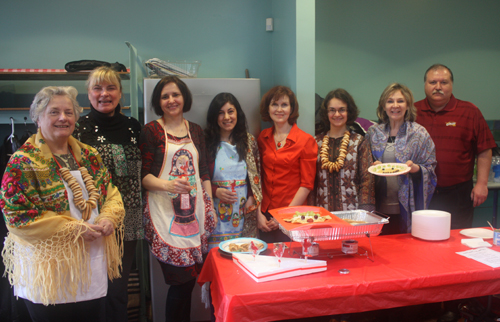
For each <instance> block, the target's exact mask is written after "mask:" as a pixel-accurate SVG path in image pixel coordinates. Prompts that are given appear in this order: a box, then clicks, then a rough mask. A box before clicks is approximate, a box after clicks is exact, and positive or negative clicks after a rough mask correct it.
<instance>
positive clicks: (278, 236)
mask: <svg viewBox="0 0 500 322" xmlns="http://www.w3.org/2000/svg"><path fill="white" fill-rule="evenodd" d="M263 215H264V216H266V219H267V220H271V218H272V217H273V216H272V215H271V214H270V213H269V212H268V211H265V212H264V213H263ZM259 238H260V239H262V240H263V241H265V242H266V243H277V242H287V241H290V238H289V237H288V236H287V235H285V234H284V233H283V232H282V231H281V230H280V229H279V228H278V229H276V230H271V231H270V232H265V231H262V230H261V231H259Z"/></svg>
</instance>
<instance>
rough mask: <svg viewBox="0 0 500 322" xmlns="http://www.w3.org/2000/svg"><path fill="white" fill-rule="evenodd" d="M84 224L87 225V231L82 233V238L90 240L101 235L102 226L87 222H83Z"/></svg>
mask: <svg viewBox="0 0 500 322" xmlns="http://www.w3.org/2000/svg"><path fill="white" fill-rule="evenodd" d="M85 226H87V231H85V232H84V233H83V234H82V238H83V240H85V241H88V242H92V241H94V240H96V239H97V238H99V237H101V236H102V230H103V228H102V226H99V225H93V224H88V223H85ZM82 229H83V228H82Z"/></svg>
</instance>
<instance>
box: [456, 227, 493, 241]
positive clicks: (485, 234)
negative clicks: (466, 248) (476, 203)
mask: <svg viewBox="0 0 500 322" xmlns="http://www.w3.org/2000/svg"><path fill="white" fill-rule="evenodd" d="M460 234H462V235H464V236H466V237H471V238H486V239H490V238H493V230H491V229H485V228H469V229H463V230H461V231H460Z"/></svg>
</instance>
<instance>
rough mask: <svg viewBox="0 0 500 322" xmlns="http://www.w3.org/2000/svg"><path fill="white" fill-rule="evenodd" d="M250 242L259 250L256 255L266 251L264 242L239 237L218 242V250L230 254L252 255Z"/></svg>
mask: <svg viewBox="0 0 500 322" xmlns="http://www.w3.org/2000/svg"><path fill="white" fill-rule="evenodd" d="M251 242H253V243H254V245H255V246H257V248H259V250H258V251H257V252H258V253H261V252H263V251H265V250H266V249H267V243H266V242H265V241H263V240H260V239H257V238H250V237H241V238H235V239H229V240H226V241H223V242H220V244H219V249H220V250H222V251H224V252H227V253H231V254H234V253H235V254H252V249H251Z"/></svg>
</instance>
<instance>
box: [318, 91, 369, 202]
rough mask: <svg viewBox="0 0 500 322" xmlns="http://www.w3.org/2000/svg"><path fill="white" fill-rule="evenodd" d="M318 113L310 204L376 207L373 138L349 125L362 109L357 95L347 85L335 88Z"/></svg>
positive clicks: (327, 96)
mask: <svg viewBox="0 0 500 322" xmlns="http://www.w3.org/2000/svg"><path fill="white" fill-rule="evenodd" d="M319 113H320V119H321V127H322V130H321V132H320V134H318V135H317V136H316V142H317V144H318V148H319V155H318V161H317V165H316V169H317V171H316V181H315V186H314V190H313V192H311V194H310V195H309V204H311V205H314V206H318V207H323V208H325V209H327V210H328V211H347V210H355V209H363V210H367V211H373V210H375V178H374V177H373V175H372V174H370V173H369V172H368V168H369V167H370V166H371V164H372V157H371V150H370V142H369V141H366V140H365V138H364V137H363V136H362V135H360V134H358V133H356V132H354V130H353V129H352V128H350V125H352V124H354V122H355V120H356V118H357V117H358V113H359V112H358V107H357V106H356V103H355V102H354V99H353V98H352V96H351V95H350V94H349V93H348V92H347V91H346V90H344V89H341V88H339V89H336V90H333V91H331V92H329V93H328V94H327V95H326V97H325V99H324V101H323V103H322V104H321V108H320V111H319Z"/></svg>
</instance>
